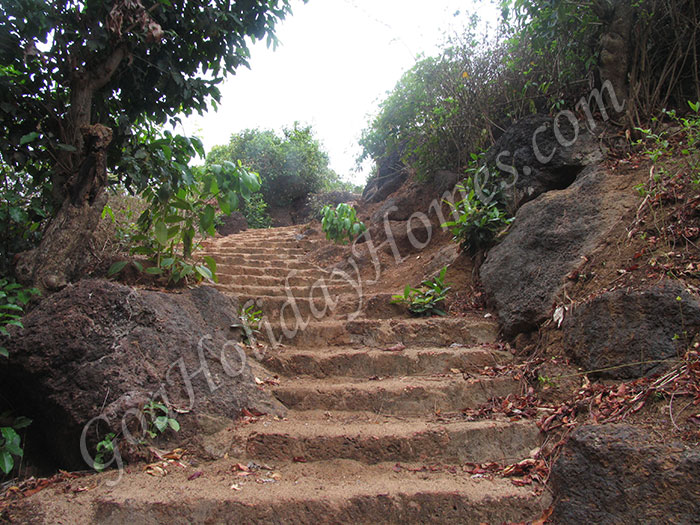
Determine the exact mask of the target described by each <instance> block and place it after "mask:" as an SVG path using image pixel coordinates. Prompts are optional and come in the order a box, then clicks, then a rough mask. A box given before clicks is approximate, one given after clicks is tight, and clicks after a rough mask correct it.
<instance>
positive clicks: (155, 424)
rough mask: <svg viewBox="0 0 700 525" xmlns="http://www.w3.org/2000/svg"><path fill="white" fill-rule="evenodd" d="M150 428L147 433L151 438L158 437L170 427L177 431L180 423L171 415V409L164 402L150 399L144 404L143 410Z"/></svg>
mask: <svg viewBox="0 0 700 525" xmlns="http://www.w3.org/2000/svg"><path fill="white" fill-rule="evenodd" d="M141 412H142V414H143V416H144V418H145V420H146V424H147V426H148V428H147V429H146V434H148V437H150V438H151V439H154V438H156V437H157V436H158V435H159V434H163V433H164V432H165V431H166V430H168V429H169V428H170V429H172V430H173V431H175V432H179V431H180V423H178V421H177V419H175V418H172V417H170V411H169V410H168V407H166V406H165V405H164V404H163V403H156V402H155V401H149V402H148V403H146V405H144V407H143V410H142V411H141Z"/></svg>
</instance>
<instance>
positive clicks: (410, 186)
mask: <svg viewBox="0 0 700 525" xmlns="http://www.w3.org/2000/svg"><path fill="white" fill-rule="evenodd" d="M458 181H459V174H457V173H454V172H451V171H439V172H437V173H436V174H435V175H434V176H433V179H432V180H430V181H428V182H407V183H405V184H404V185H403V188H402V190H401V191H400V192H398V193H396V194H395V195H394V196H393V197H390V198H388V199H386V201H385V202H384V204H382V206H380V207H379V209H377V211H375V212H374V213H373V214H372V219H371V220H372V222H373V223H378V222H382V221H383V220H384V217H385V216H386V217H388V219H389V220H390V221H407V220H408V219H409V218H410V217H411V215H413V214H414V213H416V212H418V213H424V214H426V215H427V214H429V213H430V212H431V210H434V207H435V205H439V206H440V207H442V199H443V198H444V197H445V196H446V194H447V195H449V196H450V197H452V194H451V192H452V190H453V188H454V187H455V185H456V184H457V182H458ZM431 205H432V207H431Z"/></svg>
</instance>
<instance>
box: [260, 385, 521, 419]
mask: <svg viewBox="0 0 700 525" xmlns="http://www.w3.org/2000/svg"><path fill="white" fill-rule="evenodd" d="M520 390H521V386H520V383H519V382H518V381H516V380H514V379H512V378H510V377H494V378H491V377H475V378H473V379H464V378H461V377H460V378H459V379H455V378H452V377H444V376H408V377H402V378H388V379H383V380H378V381H367V380H358V379H356V378H333V379H307V378H298V379H293V380H282V382H281V384H280V385H279V386H275V387H273V388H272V391H273V392H274V394H275V397H277V399H279V400H280V401H281V402H282V404H283V405H285V406H286V407H287V408H289V409H292V410H340V411H367V412H376V413H377V414H382V415H397V416H420V415H430V414H434V413H436V412H437V411H441V412H455V411H460V410H462V409H464V408H474V407H476V406H479V405H482V404H484V403H486V402H487V401H489V400H490V399H492V398H494V397H505V396H507V395H508V394H513V393H520Z"/></svg>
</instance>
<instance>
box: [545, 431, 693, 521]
mask: <svg viewBox="0 0 700 525" xmlns="http://www.w3.org/2000/svg"><path fill="white" fill-rule="evenodd" d="M698 479H700V450H698V449H697V448H696V449H688V448H686V447H684V446H683V445H682V444H680V443H675V444H674V443H667V442H663V441H661V440H659V438H658V437H656V436H655V435H654V434H650V433H649V432H647V431H645V430H644V429H640V428H635V427H631V426H628V425H619V424H618V425H602V426H596V425H588V426H584V427H581V428H580V429H578V430H577V431H576V432H574V434H573V435H572V437H571V439H570V440H569V441H568V443H567V444H566V446H565V447H564V449H563V450H562V454H561V456H560V457H559V459H557V461H556V462H555V464H554V467H553V469H552V476H551V487H552V490H553V492H554V497H555V505H554V513H553V515H552V519H553V521H554V522H555V523H561V524H567V523H600V524H608V523H609V524H617V523H698V522H699V521H700V514H699V513H698V508H699V507H698V506H699V505H700V484H698Z"/></svg>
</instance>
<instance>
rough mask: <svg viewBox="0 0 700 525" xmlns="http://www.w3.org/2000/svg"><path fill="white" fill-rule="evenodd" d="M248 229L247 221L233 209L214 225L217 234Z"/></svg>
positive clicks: (231, 233) (234, 232)
mask: <svg viewBox="0 0 700 525" xmlns="http://www.w3.org/2000/svg"><path fill="white" fill-rule="evenodd" d="M247 229H248V221H247V219H246V218H245V215H243V214H242V213H241V212H240V211H234V212H232V213H231V215H225V216H224V217H223V218H222V219H221V223H220V224H218V225H217V226H216V232H217V233H218V234H219V235H224V236H226V235H233V234H236V233H240V232H244V231H246V230H247Z"/></svg>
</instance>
